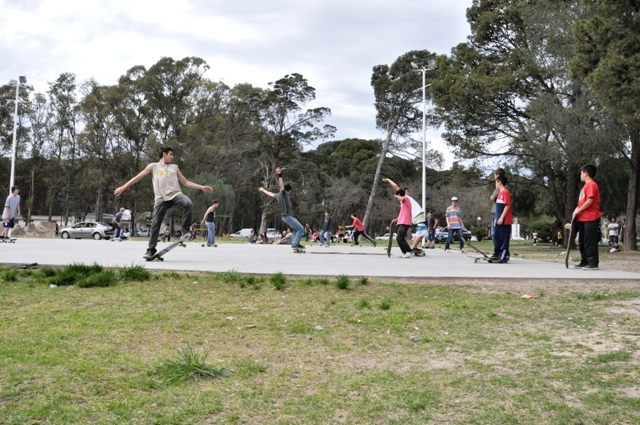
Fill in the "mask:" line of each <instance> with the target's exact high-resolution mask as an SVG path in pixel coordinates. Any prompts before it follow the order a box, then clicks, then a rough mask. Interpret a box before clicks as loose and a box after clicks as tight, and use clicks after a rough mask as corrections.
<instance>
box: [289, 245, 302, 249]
mask: <svg viewBox="0 0 640 425" xmlns="http://www.w3.org/2000/svg"><path fill="white" fill-rule="evenodd" d="M291 248H293V249H304V245H291Z"/></svg>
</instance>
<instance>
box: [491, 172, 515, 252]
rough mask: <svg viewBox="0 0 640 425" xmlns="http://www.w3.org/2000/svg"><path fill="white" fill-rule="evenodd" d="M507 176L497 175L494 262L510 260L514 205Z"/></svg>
mask: <svg viewBox="0 0 640 425" xmlns="http://www.w3.org/2000/svg"><path fill="white" fill-rule="evenodd" d="M507 182H508V181H507V178H506V177H505V176H497V177H496V189H497V190H498V191H499V192H498V197H497V198H496V215H495V217H496V222H495V223H494V226H495V229H494V230H495V236H494V237H495V238H496V241H495V245H494V246H495V251H494V255H493V257H492V258H493V261H492V262H494V263H506V262H508V261H509V258H508V255H509V239H511V224H513V206H512V203H511V193H510V192H509V189H507V187H506V186H507Z"/></svg>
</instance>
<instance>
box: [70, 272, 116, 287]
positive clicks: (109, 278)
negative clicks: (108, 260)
mask: <svg viewBox="0 0 640 425" xmlns="http://www.w3.org/2000/svg"><path fill="white" fill-rule="evenodd" d="M114 283H116V273H115V272H114V271H113V270H105V271H103V272H101V273H95V274H92V275H90V276H87V277H85V278H84V279H80V280H79V281H78V286H79V287H80V288H104V287H107V286H111V285H113V284H114Z"/></svg>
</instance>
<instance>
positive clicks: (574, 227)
mask: <svg viewBox="0 0 640 425" xmlns="http://www.w3.org/2000/svg"><path fill="white" fill-rule="evenodd" d="M568 226H569V239H567V252H565V254H564V266H565V267H566V268H569V254H570V253H571V242H574V243H575V239H576V233H577V232H578V220H577V219H576V217H573V218H572V219H571V224H569V225H568ZM565 228H566V226H565Z"/></svg>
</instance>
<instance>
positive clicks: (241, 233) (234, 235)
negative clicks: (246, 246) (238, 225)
mask: <svg viewBox="0 0 640 425" xmlns="http://www.w3.org/2000/svg"><path fill="white" fill-rule="evenodd" d="M252 231H253V229H241V230H238V231H237V232H235V233H232V234H230V235H229V237H231V238H248V237H249V236H251V232H252Z"/></svg>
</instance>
